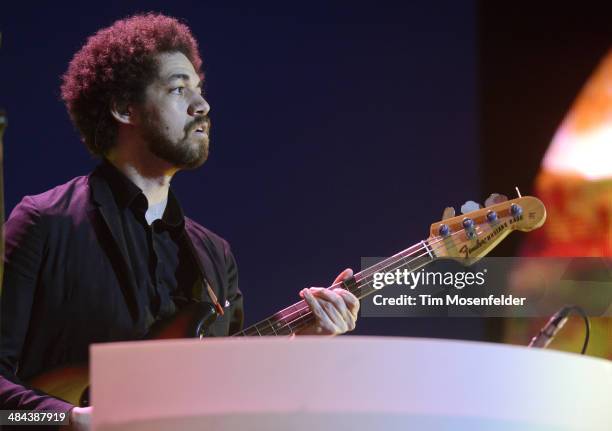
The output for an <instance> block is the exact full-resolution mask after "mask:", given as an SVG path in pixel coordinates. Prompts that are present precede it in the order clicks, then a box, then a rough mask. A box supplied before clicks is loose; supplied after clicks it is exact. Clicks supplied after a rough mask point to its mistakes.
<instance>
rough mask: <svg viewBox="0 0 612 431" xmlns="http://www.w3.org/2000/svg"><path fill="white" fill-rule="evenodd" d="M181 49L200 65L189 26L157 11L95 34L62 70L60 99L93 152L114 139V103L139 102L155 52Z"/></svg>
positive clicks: (152, 72) (154, 65)
mask: <svg viewBox="0 0 612 431" xmlns="http://www.w3.org/2000/svg"><path fill="white" fill-rule="evenodd" d="M162 52H181V53H183V54H184V55H185V56H186V57H187V58H188V59H189V60H190V61H191V63H192V64H193V67H194V68H195V70H196V71H199V70H200V68H201V66H202V59H201V58H200V54H199V53H198V44H197V42H196V41H195V39H194V37H193V35H192V34H191V31H190V30H189V28H188V27H187V26H186V25H185V24H182V23H180V22H179V21H178V20H177V19H175V18H171V17H168V16H164V15H161V14H157V13H147V14H144V15H135V16H132V17H129V18H126V19H123V20H119V21H116V22H115V23H114V24H113V25H111V26H110V27H108V28H104V29H102V30H100V31H98V32H97V33H96V34H95V35H93V36H91V37H90V38H89V39H88V40H87V43H86V44H85V45H84V46H83V47H82V48H81V49H80V50H79V51H78V52H77V53H76V54H75V55H74V57H73V59H72V61H71V62H70V65H69V66H68V70H67V71H66V73H65V74H64V76H63V82H62V88H61V90H62V99H63V100H64V103H65V104H66V107H67V109H68V112H69V114H70V118H71V119H72V122H73V123H74V125H75V126H76V128H77V129H78V130H79V132H80V134H81V137H82V139H83V142H84V143H85V146H86V147H87V148H88V149H89V151H90V152H91V153H93V154H94V155H97V156H104V155H106V154H107V153H108V150H109V149H110V148H111V147H112V146H113V145H114V142H115V137H116V134H117V122H116V121H115V120H114V118H113V117H112V115H111V113H110V107H111V106H112V103H113V102H114V103H123V104H129V103H138V102H141V101H142V97H143V94H144V89H145V87H146V86H147V85H148V84H149V83H150V82H151V81H152V79H153V78H154V77H155V76H156V75H157V62H156V61H155V58H154V57H155V55H157V54H159V53H162Z"/></svg>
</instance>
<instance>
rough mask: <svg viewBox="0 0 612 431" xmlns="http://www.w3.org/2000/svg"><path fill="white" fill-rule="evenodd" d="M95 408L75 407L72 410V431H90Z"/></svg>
mask: <svg viewBox="0 0 612 431" xmlns="http://www.w3.org/2000/svg"><path fill="white" fill-rule="evenodd" d="M92 411H93V407H75V408H73V409H72V410H70V428H68V429H69V430H70V431H90V430H91V412H92Z"/></svg>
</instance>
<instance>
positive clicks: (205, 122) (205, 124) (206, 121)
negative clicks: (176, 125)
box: [185, 117, 210, 133]
mask: <svg viewBox="0 0 612 431" xmlns="http://www.w3.org/2000/svg"><path fill="white" fill-rule="evenodd" d="M199 127H201V128H203V129H204V131H205V132H207V133H208V131H209V130H210V118H208V117H204V118H198V119H197V120H194V121H192V122H191V123H189V124H187V126H185V133H188V132H190V131H192V130H195V129H197V128H199Z"/></svg>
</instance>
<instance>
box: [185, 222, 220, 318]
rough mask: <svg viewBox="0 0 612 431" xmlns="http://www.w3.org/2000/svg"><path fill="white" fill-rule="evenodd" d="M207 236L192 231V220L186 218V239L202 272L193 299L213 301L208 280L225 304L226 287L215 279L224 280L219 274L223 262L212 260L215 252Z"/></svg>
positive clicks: (218, 297)
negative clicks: (223, 287)
mask: <svg viewBox="0 0 612 431" xmlns="http://www.w3.org/2000/svg"><path fill="white" fill-rule="evenodd" d="M206 240H207V238H205V239H202V238H200V237H199V236H198V234H197V233H195V232H193V231H192V226H191V224H190V220H189V219H187V218H185V235H184V241H185V243H186V245H187V247H188V248H189V250H190V252H191V254H192V256H193V259H194V260H195V263H196V265H197V267H198V270H199V272H200V274H201V282H200V283H198V286H197V287H196V289H197V290H196V291H194V292H192V296H193V299H195V300H203V301H206V302H212V299H211V298H210V296H209V295H208V292H207V291H206V286H205V284H204V283H205V282H208V284H209V285H210V287H211V288H212V289H213V291H214V292H215V295H217V299H218V301H219V302H220V303H221V305H222V306H223V304H224V303H225V299H226V298H225V295H224V294H223V292H224V289H222V288H220V286H217V283H215V282H214V280H222V279H223V278H222V277H221V275H220V274H218V268H223V267H224V266H223V264H222V262H216V263H213V261H212V260H211V259H212V258H211V256H213V254H212V253H211V251H210V250H209V249H208V248H209V247H210V244H207V241H206Z"/></svg>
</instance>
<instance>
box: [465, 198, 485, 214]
mask: <svg viewBox="0 0 612 431" xmlns="http://www.w3.org/2000/svg"><path fill="white" fill-rule="evenodd" d="M480 208H482V207H481V206H480V204H479V203H478V202H474V201H467V202H466V203H464V204H463V205H461V214H467V213H471V212H472V211H476V210H479V209H480Z"/></svg>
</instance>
